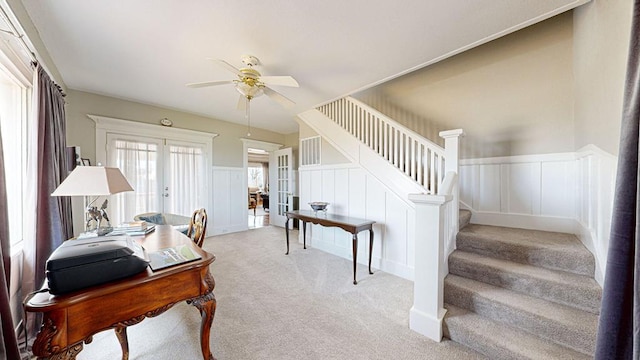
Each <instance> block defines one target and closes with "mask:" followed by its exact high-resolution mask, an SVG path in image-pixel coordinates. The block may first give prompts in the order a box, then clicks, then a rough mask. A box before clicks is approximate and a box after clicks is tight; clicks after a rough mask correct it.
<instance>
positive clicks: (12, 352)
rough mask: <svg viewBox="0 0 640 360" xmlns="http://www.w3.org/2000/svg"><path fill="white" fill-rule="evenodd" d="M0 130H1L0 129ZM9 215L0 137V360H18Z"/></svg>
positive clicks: (0, 138)
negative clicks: (0, 324) (0, 259)
mask: <svg viewBox="0 0 640 360" xmlns="http://www.w3.org/2000/svg"><path fill="white" fill-rule="evenodd" d="M0 130H1V129H0ZM9 244H10V242H9V213H8V208H7V187H6V184H5V179H4V156H3V151H2V136H0V245H1V246H0V255H1V256H2V263H0V321H1V322H2V326H1V327H0V336H2V342H3V344H2V345H1V346H2V348H0V350H1V352H0V355H4V357H2V356H0V358H1V359H20V354H19V352H18V341H17V340H16V333H15V331H14V325H13V319H12V318H11V306H10V302H9V301H10V295H9V281H10V279H11V256H10V254H9Z"/></svg>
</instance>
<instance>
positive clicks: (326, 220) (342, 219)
mask: <svg viewBox="0 0 640 360" xmlns="http://www.w3.org/2000/svg"><path fill="white" fill-rule="evenodd" d="M286 215H287V221H286V222H285V224H284V227H285V230H286V233H287V253H286V254H285V255H289V220H290V219H299V220H300V221H302V245H303V248H305V249H306V248H307V223H308V222H310V223H313V224H317V225H321V226H326V227H339V228H341V229H342V230H344V231H347V232H350V233H351V234H352V235H353V236H352V239H353V242H352V251H353V284H354V285H357V284H358V281H356V260H357V259H358V233H359V232H360V231H363V230H369V274H373V272H371V254H372V251H373V224H375V223H376V222H375V221H371V220H364V219H358V218H352V217H348V216H342V215H336V214H327V213H323V212H322V211H319V212H318V213H317V215H316V213H314V212H313V211H309V210H296V211H288V212H287V213H286Z"/></svg>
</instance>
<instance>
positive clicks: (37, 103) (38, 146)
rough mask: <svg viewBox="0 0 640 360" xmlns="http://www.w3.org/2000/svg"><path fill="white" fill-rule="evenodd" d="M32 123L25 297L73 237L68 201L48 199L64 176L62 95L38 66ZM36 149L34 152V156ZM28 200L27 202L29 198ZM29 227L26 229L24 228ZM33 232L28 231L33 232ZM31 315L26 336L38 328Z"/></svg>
mask: <svg viewBox="0 0 640 360" xmlns="http://www.w3.org/2000/svg"><path fill="white" fill-rule="evenodd" d="M33 94H34V95H33V96H34V98H33V104H34V113H33V115H34V119H33V123H32V124H30V125H31V126H33V128H31V129H29V132H30V133H31V134H36V136H35V137H34V138H32V139H31V140H34V141H35V143H29V144H28V146H27V148H28V149H29V151H30V152H31V153H30V154H29V155H28V160H27V167H28V176H27V178H28V179H31V180H33V181H34V183H30V185H28V189H35V191H33V192H32V193H33V194H34V195H35V197H34V198H31V201H33V203H31V204H28V205H27V206H31V208H32V209H34V210H33V215H32V216H31V219H32V221H33V224H32V226H31V228H32V229H34V230H35V232H32V233H31V234H27V233H25V239H24V267H23V276H22V290H23V294H28V293H29V292H31V291H34V290H37V289H39V288H40V287H41V286H42V284H43V282H44V279H45V272H44V271H45V263H46V261H47V259H48V258H49V255H51V253H52V252H53V250H54V249H55V248H56V247H58V246H59V245H60V244H62V242H63V241H64V240H66V239H69V238H71V237H72V236H73V225H72V223H73V220H72V216H71V199H70V198H69V197H65V196H62V197H52V196H51V193H52V192H53V191H54V190H55V189H56V187H58V185H60V183H61V182H62V180H64V178H65V177H66V176H67V174H68V168H69V167H68V166H67V156H66V148H67V146H66V138H65V137H66V124H65V121H66V120H65V111H64V94H63V93H62V91H61V90H60V88H59V87H58V86H57V85H56V84H55V83H54V82H53V81H52V80H51V78H50V77H49V75H48V74H47V73H46V72H45V70H44V69H43V68H42V66H40V65H37V68H36V71H35V80H34V87H33ZM34 151H35V153H34ZM27 201H29V200H27ZM26 228H27V229H29V228H30V227H29V226H27V227H26ZM34 230H32V231H34ZM34 318H35V316H31V317H29V321H30V322H29V324H27V326H28V329H29V332H30V333H32V334H34V333H35V330H36V329H37V326H36V325H35V322H34V321H32V320H33V319H34Z"/></svg>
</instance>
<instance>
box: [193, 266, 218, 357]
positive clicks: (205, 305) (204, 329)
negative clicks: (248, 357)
mask: <svg viewBox="0 0 640 360" xmlns="http://www.w3.org/2000/svg"><path fill="white" fill-rule="evenodd" d="M204 282H205V284H204V285H205V286H206V288H207V289H208V292H206V293H205V294H204V295H202V296H199V297H197V298H195V299H191V300H189V301H187V303H190V304H192V305H193V306H195V307H196V308H197V309H198V310H200V315H201V316H202V322H201V324H200V347H201V348H202V359H203V360H215V358H214V357H213V355H211V348H210V346H209V339H210V338H211V324H213V316H214V315H215V313H216V297H215V295H214V294H213V288H214V286H215V281H214V280H213V276H211V274H210V273H209V270H208V269H207V274H206V276H205V278H204Z"/></svg>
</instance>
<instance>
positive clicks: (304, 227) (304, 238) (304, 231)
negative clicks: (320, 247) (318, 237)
mask: <svg viewBox="0 0 640 360" xmlns="http://www.w3.org/2000/svg"><path fill="white" fill-rule="evenodd" d="M302 248H303V249H306V248H307V222H306V221H304V220H302Z"/></svg>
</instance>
